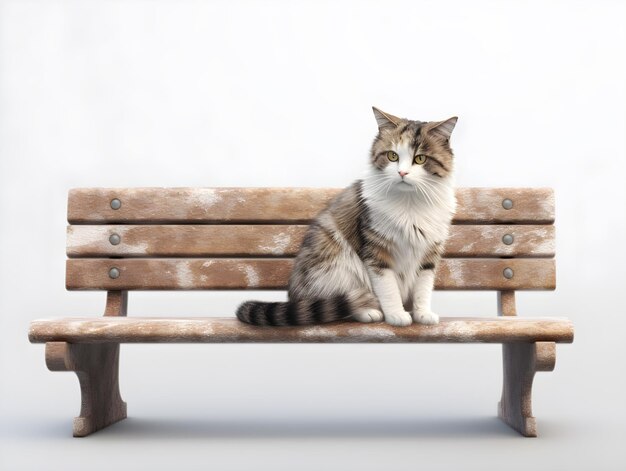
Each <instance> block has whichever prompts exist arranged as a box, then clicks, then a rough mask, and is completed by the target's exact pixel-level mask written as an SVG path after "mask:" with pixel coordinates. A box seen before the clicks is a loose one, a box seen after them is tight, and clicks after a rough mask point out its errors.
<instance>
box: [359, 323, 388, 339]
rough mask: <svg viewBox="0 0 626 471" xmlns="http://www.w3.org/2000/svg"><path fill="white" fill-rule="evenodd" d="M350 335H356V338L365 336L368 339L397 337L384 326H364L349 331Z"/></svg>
mask: <svg viewBox="0 0 626 471" xmlns="http://www.w3.org/2000/svg"><path fill="white" fill-rule="evenodd" d="M348 335H354V336H356V337H361V336H363V337H366V338H390V337H395V336H396V333H395V332H394V331H392V330H390V329H388V328H386V327H383V326H369V325H363V326H359V327H353V328H351V329H348Z"/></svg>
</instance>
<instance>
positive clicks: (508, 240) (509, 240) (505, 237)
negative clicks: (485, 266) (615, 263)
mask: <svg viewBox="0 0 626 471" xmlns="http://www.w3.org/2000/svg"><path fill="white" fill-rule="evenodd" d="M513 240H514V239H513V236H512V235H511V234H504V235H503V236H502V243H503V244H505V245H511V244H512V243H513ZM111 243H113V242H111Z"/></svg>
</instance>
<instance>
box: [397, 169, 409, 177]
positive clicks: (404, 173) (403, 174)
mask: <svg viewBox="0 0 626 471" xmlns="http://www.w3.org/2000/svg"><path fill="white" fill-rule="evenodd" d="M398 173H399V174H400V176H401V177H404V176H405V175H408V174H409V172H403V171H402V170H400V171H399V172H398Z"/></svg>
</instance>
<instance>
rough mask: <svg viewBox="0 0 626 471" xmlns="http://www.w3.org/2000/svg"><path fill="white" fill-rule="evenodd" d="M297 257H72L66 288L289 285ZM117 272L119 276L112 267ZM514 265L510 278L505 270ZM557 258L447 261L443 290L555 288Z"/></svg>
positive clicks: (439, 278) (439, 281) (440, 275)
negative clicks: (111, 272) (113, 273)
mask: <svg viewBox="0 0 626 471" xmlns="http://www.w3.org/2000/svg"><path fill="white" fill-rule="evenodd" d="M292 267H293V259H219V258H218V259H216V258H213V259H202V258H200V259H130V258H129V259H70V260H67V269H66V286H67V289H70V290H76V289H84V290H98V289H106V290H194V289H285V288H286V286H287V281H288V279H289V274H290V273H291V269H292ZM112 268H116V269H117V270H118V271H119V276H118V277H117V278H111V277H110V276H109V273H110V270H111V269H112ZM506 268H511V269H512V270H513V277H512V278H510V279H507V278H506V277H505V276H504V270H505V269H506ZM555 283H556V280H555V263H554V260H553V259H522V258H517V259H508V260H500V259H482V258H480V259H478V258H477V259H459V258H455V259H443V260H442V261H441V263H440V265H439V268H438V270H437V275H436V280H435V287H436V288H437V289H443V290H511V289H530V290H540V289H554V288H555Z"/></svg>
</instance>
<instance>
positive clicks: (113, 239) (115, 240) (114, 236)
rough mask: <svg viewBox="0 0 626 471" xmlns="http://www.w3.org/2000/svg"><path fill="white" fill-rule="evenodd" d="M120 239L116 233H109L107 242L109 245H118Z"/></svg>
mask: <svg viewBox="0 0 626 471" xmlns="http://www.w3.org/2000/svg"><path fill="white" fill-rule="evenodd" d="M121 241H122V238H121V237H120V236H119V235H118V234H111V236H110V237H109V242H111V245H118V244H119V243H120V242H121Z"/></svg>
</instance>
